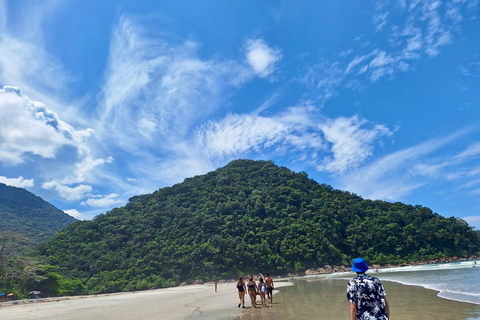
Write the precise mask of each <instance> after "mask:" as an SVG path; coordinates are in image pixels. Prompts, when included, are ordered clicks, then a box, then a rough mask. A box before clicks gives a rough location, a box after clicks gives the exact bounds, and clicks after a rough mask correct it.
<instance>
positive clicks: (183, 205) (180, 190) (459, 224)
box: [40, 160, 480, 292]
mask: <svg viewBox="0 0 480 320" xmlns="http://www.w3.org/2000/svg"><path fill="white" fill-rule="evenodd" d="M479 245H480V243H479V235H478V234H477V233H476V232H474V231H473V230H472V228H471V227H469V226H468V225H467V223H465V222H464V221H463V220H461V219H457V218H453V217H451V218H444V217H442V216H440V215H438V214H436V213H433V212H432V211H431V210H430V209H428V208H425V207H422V206H411V205H405V204H402V203H398V202H397V203H389V202H384V201H371V200H364V199H362V198H361V197H359V196H357V195H354V194H351V193H349V192H343V191H339V190H335V189H333V188H331V187H330V186H328V185H325V184H318V183H317V182H315V181H314V180H311V179H309V178H308V177H307V175H306V174H305V173H294V172H292V171H290V170H289V169H287V168H283V167H277V166H276V165H274V164H273V162H270V161H268V162H266V161H249V160H237V161H234V162H231V163H230V164H229V165H227V166H225V167H223V168H221V169H218V170H216V171H213V172H210V173H208V174H206V175H202V176H196V177H193V178H189V179H186V180H185V181H184V182H183V183H180V184H177V185H174V186H172V187H169V188H163V189H160V190H158V191H156V192H154V193H153V194H148V195H142V196H136V197H133V198H131V199H130V202H129V203H128V204H127V205H126V206H125V207H122V208H116V209H113V210H112V211H110V212H108V213H107V214H104V215H99V216H97V217H96V218H95V219H94V220H93V221H79V222H76V223H74V224H71V225H69V226H68V227H67V228H66V229H64V230H63V231H61V232H59V233H58V234H57V235H56V236H55V238H54V239H53V240H51V241H50V242H48V243H47V244H45V245H43V246H42V247H41V248H40V254H41V255H43V256H44V257H45V258H46V259H47V261H48V262H49V263H50V264H52V265H56V266H58V267H59V268H60V269H59V270H58V272H59V273H62V274H63V275H65V276H67V277H68V278H69V279H76V281H78V282H77V284H78V283H82V284H83V285H84V286H85V287H84V289H83V290H86V291H89V292H92V291H97V292H113V291H122V290H137V289H146V288H150V287H163V286H171V285H178V284H179V283H181V282H182V281H187V282H188V281H192V280H194V279H198V278H201V279H203V280H209V279H213V278H218V277H221V278H227V277H236V276H237V275H239V274H248V273H256V272H259V271H260V272H270V273H273V274H279V273H285V272H290V271H296V270H304V269H306V268H311V267H319V266H323V265H324V264H326V263H329V264H349V263H350V261H351V259H352V258H353V257H356V256H363V257H365V258H366V259H367V261H369V262H370V263H399V262H409V261H414V260H421V259H429V258H432V257H446V256H464V255H470V254H476V253H478V251H479ZM72 281H73V280H72ZM80 287H81V286H80V285H79V286H78V288H80Z"/></svg>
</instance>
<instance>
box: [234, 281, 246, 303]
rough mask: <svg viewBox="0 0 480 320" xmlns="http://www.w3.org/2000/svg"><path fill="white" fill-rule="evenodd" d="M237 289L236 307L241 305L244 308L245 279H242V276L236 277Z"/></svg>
mask: <svg viewBox="0 0 480 320" xmlns="http://www.w3.org/2000/svg"><path fill="white" fill-rule="evenodd" d="M236 287H237V290H238V307H239V308H240V306H243V307H244V308H245V288H246V286H245V281H243V277H242V276H240V277H238V281H237V285H236Z"/></svg>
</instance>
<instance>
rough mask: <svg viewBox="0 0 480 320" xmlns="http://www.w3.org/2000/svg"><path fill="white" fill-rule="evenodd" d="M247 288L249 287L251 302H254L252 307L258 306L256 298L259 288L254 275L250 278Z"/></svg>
mask: <svg viewBox="0 0 480 320" xmlns="http://www.w3.org/2000/svg"><path fill="white" fill-rule="evenodd" d="M247 288H248V295H249V296H250V302H251V303H252V308H256V307H257V306H256V302H255V300H256V299H257V292H258V288H257V284H256V283H255V281H253V277H252V276H250V277H249V278H248V282H247Z"/></svg>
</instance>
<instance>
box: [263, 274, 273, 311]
mask: <svg viewBox="0 0 480 320" xmlns="http://www.w3.org/2000/svg"><path fill="white" fill-rule="evenodd" d="M265 285H266V286H267V297H268V302H269V303H270V304H273V289H275V288H274V286H273V279H272V278H271V277H270V274H269V273H266V277H265Z"/></svg>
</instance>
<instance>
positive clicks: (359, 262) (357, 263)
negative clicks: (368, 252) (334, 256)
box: [352, 258, 368, 272]
mask: <svg viewBox="0 0 480 320" xmlns="http://www.w3.org/2000/svg"><path fill="white" fill-rule="evenodd" d="M367 270H368V265H367V263H366V262H365V260H363V258H356V259H354V260H353V266H352V271H354V272H365V271H367Z"/></svg>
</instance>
